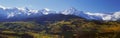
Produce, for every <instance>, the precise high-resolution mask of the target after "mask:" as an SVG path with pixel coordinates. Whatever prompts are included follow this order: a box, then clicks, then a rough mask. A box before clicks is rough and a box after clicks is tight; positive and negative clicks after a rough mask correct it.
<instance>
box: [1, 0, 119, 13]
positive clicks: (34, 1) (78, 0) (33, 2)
mask: <svg viewBox="0 0 120 38" xmlns="http://www.w3.org/2000/svg"><path fill="white" fill-rule="evenodd" d="M0 5H2V6H6V7H28V8H29V9H42V8H49V9H52V10H55V11H61V10H64V9H68V8H70V7H75V8H76V9H78V10H80V11H85V12H103V13H105V12H106V13H108V12H116V11H120V0H0Z"/></svg>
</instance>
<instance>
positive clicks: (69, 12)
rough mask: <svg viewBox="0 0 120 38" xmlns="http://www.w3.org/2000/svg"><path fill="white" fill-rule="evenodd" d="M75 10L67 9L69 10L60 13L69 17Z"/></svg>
mask: <svg viewBox="0 0 120 38" xmlns="http://www.w3.org/2000/svg"><path fill="white" fill-rule="evenodd" d="M76 11H77V10H76V9H75V8H73V7H72V8H69V9H66V10H64V11H62V12H61V13H62V14H64V15H69V14H74V13H75V12H76Z"/></svg>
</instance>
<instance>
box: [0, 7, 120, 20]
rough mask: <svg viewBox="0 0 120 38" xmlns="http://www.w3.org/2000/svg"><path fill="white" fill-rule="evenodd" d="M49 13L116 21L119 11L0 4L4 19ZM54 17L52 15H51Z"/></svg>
mask: <svg viewBox="0 0 120 38" xmlns="http://www.w3.org/2000/svg"><path fill="white" fill-rule="evenodd" d="M49 14H63V15H75V16H79V17H82V18H85V19H88V20H103V21H117V20H120V12H115V13H113V14H107V13H90V12H83V11H79V10H77V9H75V8H70V9H66V10H63V11H59V12H56V11H52V10H50V9H48V8H44V9H41V10H33V9H28V8H16V7H15V8H7V7H3V6H0V20H4V19H18V20H20V19H25V18H29V17H37V16H43V15H49ZM53 17H54V16H53Z"/></svg>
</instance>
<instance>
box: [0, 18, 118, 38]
mask: <svg viewBox="0 0 120 38" xmlns="http://www.w3.org/2000/svg"><path fill="white" fill-rule="evenodd" d="M0 29H1V30H0V31H1V32H0V33H1V34H0V37H3V38H5V37H7V38H10V37H11V38H12V37H20V38H23V37H27V36H29V38H40V37H41V38H43V37H46V38H50V37H51V38H58V37H64V38H88V37H89V38H105V37H107V38H111V37H112V38H119V35H120V30H119V29H120V22H98V21H86V20H85V19H78V18H72V19H69V20H68V21H66V20H60V21H56V22H53V23H51V22H50V21H48V23H47V24H46V25H41V24H39V23H36V22H35V21H27V22H23V21H18V22H1V23H0ZM14 34H15V35H14ZM24 34H26V36H25V35H24Z"/></svg>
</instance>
